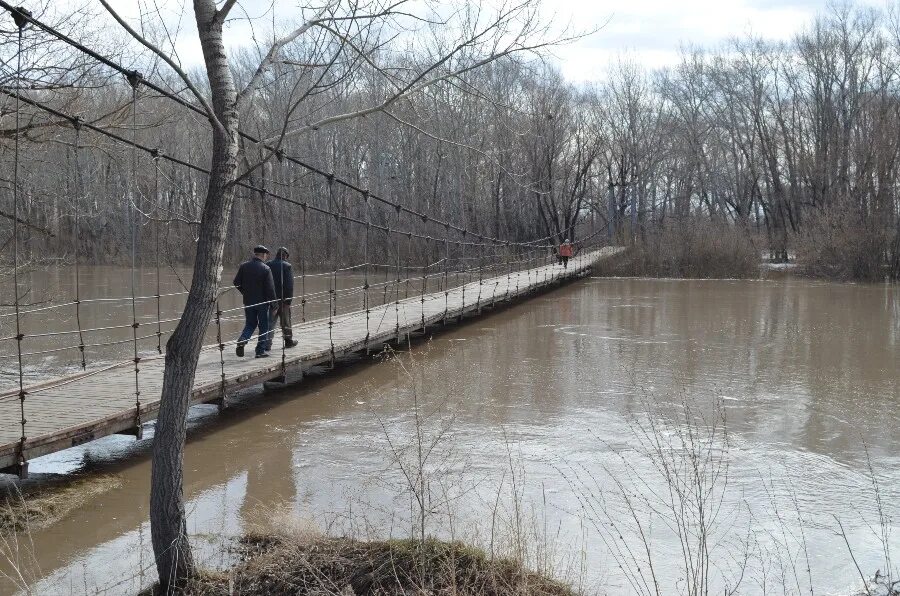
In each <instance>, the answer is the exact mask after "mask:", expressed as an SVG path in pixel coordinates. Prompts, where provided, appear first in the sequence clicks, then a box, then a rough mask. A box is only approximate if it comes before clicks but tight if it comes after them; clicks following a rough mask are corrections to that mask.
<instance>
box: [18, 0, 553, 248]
mask: <svg viewBox="0 0 900 596" xmlns="http://www.w3.org/2000/svg"><path fill="white" fill-rule="evenodd" d="M0 8H4V9H6V10H7V11H9V12H11V13H13V15H14V18H15V16H16V15H17V14H20V15H21V13H19V10H18V9H17V8H15V7H14V6H12V5H11V4H9V3H8V2H6V0H0ZM23 12H24V13H26V14H25V15H23V16H20V17H19V18H21V19H22V20H23V21H24V22H25V23H32V24H34V25H35V26H36V27H38V28H39V29H41V30H43V31H45V32H47V33H49V34H50V35H52V36H54V37H56V38H57V39H59V40H60V41H62V42H63V43H65V44H67V45H69V46H71V47H73V48H75V49H77V50H78V51H80V52H82V53H84V54H86V55H88V56H90V57H92V58H93V59H95V60H97V61H98V62H100V63H102V64H105V65H106V66H108V67H110V68H112V69H113V70H116V71H118V72H119V73H121V74H123V75H125V76H129V75H131V74H133V71H131V70H129V69H128V68H126V67H124V66H122V65H121V64H118V63H117V62H115V61H114V60H112V59H110V58H108V57H106V56H103V55H102V54H100V53H98V52H96V51H94V50H91V49H90V48H88V47H87V46H85V45H84V44H81V43H79V42H77V41H75V40H74V39H72V38H71V37H69V36H67V35H65V34H64V33H62V32H61V31H59V30H57V29H56V28H54V27H52V26H50V25H47V24H46V23H43V22H42V21H40V20H39V19H35V18H34V17H32V15H31V14H30V13H28V12H27V11H23ZM139 84H141V85H144V86H145V87H147V88H148V89H151V90H153V91H155V92H156V93H159V94H160V95H161V96H163V97H166V98H167V99H169V100H172V101H174V102H176V103H178V104H179V105H181V106H182V107H184V108H186V109H188V110H191V111H193V112H194V113H196V114H199V115H201V116H203V117H204V118H208V117H209V115H208V114H207V113H206V112H204V110H203V109H202V108H200V107H198V106H196V105H194V104H192V103H191V102H189V101H187V100H186V99H184V98H183V97H180V96H179V95H177V94H175V93H173V92H171V91H168V90H166V89H164V88H162V87H161V86H159V85H158V84H156V83H153V82H151V81H148V80H146V79H143V78H142V79H141V80H140V81H139ZM238 134H239V135H240V136H241V137H242V138H244V139H245V140H247V141H249V142H250V143H252V144H254V145H260V146H262V147H264V148H265V149H266V150H267V151H270V152H271V154H272V155H274V156H278V157H280V158H282V159H286V160H288V161H290V162H291V163H294V164H296V165H298V166H300V167H302V168H304V169H306V170H308V171H310V172H313V173H315V174H318V175H320V176H324V177H327V178H329V179H330V181H331V182H332V183H333V182H337V183H338V184H340V185H342V186H344V187H345V188H348V189H350V190H353V191H354V192H356V193H357V194H358V195H362V193H364V192H365V189H364V188H362V187H360V186H358V185H356V184H354V183H352V182H350V181H348V180H344V179H343V178H340V177H338V176H336V175H335V173H334V172H327V171H325V170H322V169H321V168H317V167H315V166H313V165H310V164H308V163H306V162H304V161H302V160H300V159H299V158H297V157H294V156H291V155H288V154H286V153H285V152H284V151H283V149H281V148H280V147H274V146H272V145H270V144H268V143H266V142H264V141H263V140H261V139H258V138H256V137H254V136H253V135H250V134H247V133H246V132H243V131H239V132H238ZM370 196H371V197H372V198H373V199H374V200H376V201H378V202H381V203H383V204H386V205H391V206H397V207H399V208H400V209H402V210H403V211H405V212H407V213H408V214H410V215H412V216H415V217H419V218H421V219H422V220H423V221H425V222H428V221H434V222H435V223H436V224H438V225H444V224H446V225H449V226H450V227H451V228H453V229H454V230H456V231H458V232H462V231H463V229H464V228H462V227H460V226H456V225H454V224H452V223H450V222H449V221H448V222H445V221H443V220H439V219H433V218H431V217H430V216H428V215H427V214H426V213H422V212H419V211H416V210H414V209H410V208H409V207H406V206H404V205H401V204H400V203H397V202H394V201H390V200H388V199H386V198H384V197H381V196H378V195H374V194H372V195H370ZM470 233H471V234H472V235H473V237H475V238H478V239H480V240H483V241H486V242H488V243H493V244H500V245H505V244H516V245H520V246H533V245H536V244H538V243H540V242H545V241H547V240H549V239H551V238H552V237H553V235H548V236H544V237H542V238H537V239H533V240H530V241H527V242H510V241H509V240H503V239H500V238H493V237H490V236H486V235H483V234H479V233H477V232H471V231H470Z"/></svg>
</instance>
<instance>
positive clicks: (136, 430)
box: [116, 424, 144, 441]
mask: <svg viewBox="0 0 900 596" xmlns="http://www.w3.org/2000/svg"><path fill="white" fill-rule="evenodd" d="M116 434H117V435H127V436H129V437H134V438H135V439H136V440H138V441H140V440H141V439H143V438H144V427H143V426H142V425H140V424H137V425H135V426H132V427H131V428H126V429H125V430H120V431H119V432H117V433H116Z"/></svg>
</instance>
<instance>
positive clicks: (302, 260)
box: [300, 203, 309, 323]
mask: <svg viewBox="0 0 900 596" xmlns="http://www.w3.org/2000/svg"><path fill="white" fill-rule="evenodd" d="M308 232H309V225H308V220H307V209H306V203H303V228H302V229H301V230H300V238H306V237H307V236H306V234H307V233H308ZM308 244H309V240H307V245H308ZM305 322H306V259H305V258H304V257H303V254H301V255H300V323H305Z"/></svg>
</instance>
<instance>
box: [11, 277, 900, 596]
mask: <svg viewBox="0 0 900 596" xmlns="http://www.w3.org/2000/svg"><path fill="white" fill-rule="evenodd" d="M98 316H102V313H101V314H100V315H98ZM412 357H413V359H412V360H409V359H404V358H401V359H400V360H399V361H394V362H384V363H378V362H373V363H369V362H362V361H361V362H358V363H355V364H352V365H350V366H348V367H347V368H345V369H344V370H342V371H340V373H341V374H339V375H329V376H321V377H317V376H313V377H310V378H309V379H307V380H306V381H305V382H304V383H303V384H301V385H298V386H296V387H290V388H286V389H281V390H278V391H270V392H264V391H263V390H262V389H259V390H255V391H249V392H246V393H245V394H243V395H241V396H240V399H239V400H237V402H236V404H235V406H234V407H233V408H232V409H230V410H228V411H226V412H224V413H222V414H218V413H217V411H216V409H215V408H214V407H209V408H205V407H204V408H197V409H196V410H195V412H194V414H193V417H192V431H191V433H190V444H189V446H188V449H187V453H186V460H185V470H186V475H185V482H186V485H185V493H186V494H185V496H186V499H187V502H188V505H187V507H188V511H189V531H190V532H191V533H192V534H193V536H194V543H195V544H196V545H197V547H198V554H199V558H200V560H201V561H202V562H203V563H204V564H205V565H207V566H210V567H223V566H226V565H227V564H229V562H230V555H229V550H228V539H229V538H230V537H235V536H239V535H241V534H243V533H244V532H246V531H248V529H250V528H252V527H254V525H255V524H258V523H259V522H260V520H261V518H262V519H265V518H271V517H273V515H275V514H276V513H277V514H278V515H281V514H283V513H284V511H285V510H288V511H289V512H290V513H291V514H292V515H293V516H295V517H296V516H300V517H302V518H304V519H307V520H311V521H312V522H314V523H315V524H316V525H318V526H319V527H321V528H322V529H323V530H329V529H330V530H332V531H336V532H340V533H352V534H354V535H360V536H373V537H377V536H381V537H383V536H385V535H388V534H390V535H394V536H402V537H407V536H409V534H410V533H411V529H412V528H414V527H415V526H416V524H417V523H419V522H420V518H421V511H418V510H417V509H418V508H417V506H416V498H415V497H416V495H415V494H414V491H412V490H411V489H410V487H409V483H408V482H407V481H406V479H405V476H404V474H403V471H402V466H412V468H420V469H422V470H423V475H424V476H425V477H426V478H427V483H426V484H427V493H428V495H429V499H430V500H429V503H430V506H429V510H428V512H427V515H425V524H426V529H427V530H428V531H429V532H434V533H443V534H446V533H447V532H448V531H449V530H448V528H452V529H453V531H454V532H456V533H459V534H460V535H466V536H472V537H473V538H474V539H478V540H481V541H482V542H490V540H491V539H494V541H496V542H503V543H504V544H502V545H501V546H503V547H504V548H508V547H513V548H515V547H516V545H515V544H514V542H515V541H516V540H518V539H522V540H526V539H527V541H528V543H527V544H523V545H521V548H524V549H531V550H534V549H535V548H536V546H535V545H537V544H540V543H541V542H543V543H544V545H545V547H546V548H545V549H544V555H545V558H547V559H553V560H554V561H555V562H556V563H557V564H558V566H559V568H560V569H561V570H562V571H564V572H565V574H567V575H569V576H570V577H573V578H575V579H576V580H577V581H578V582H580V583H581V584H582V585H583V586H584V587H585V588H586V589H587V590H588V591H591V590H594V589H597V590H598V591H601V592H602V591H603V589H605V590H606V591H607V592H609V593H623V592H624V593H628V592H633V591H636V589H635V588H636V586H635V585H634V581H635V579H634V577H631V576H629V575H628V573H627V572H624V571H623V570H622V565H621V564H622V563H623V561H622V558H623V557H627V556H628V552H629V550H630V551H631V552H634V553H636V554H635V561H634V565H635V566H642V567H643V568H644V569H646V565H642V560H641V557H642V556H643V555H642V554H641V552H640V551H641V548H642V544H641V541H640V539H639V538H636V537H635V536H636V535H637V534H635V532H636V531H639V530H640V529H641V528H639V527H637V526H635V524H631V523H629V522H627V521H626V520H627V518H628V516H629V513H630V512H631V511H632V510H631V509H629V505H628V504H627V501H625V500H623V498H622V497H623V495H625V496H629V495H630V496H632V497H634V496H636V495H641V496H642V497H643V498H645V499H646V500H645V501H642V502H635V501H632V503H634V505H633V507H634V510H636V511H638V512H639V513H642V514H644V517H641V518H640V519H646V520H650V519H652V517H653V514H652V510H653V509H657V510H658V505H659V503H657V502H655V501H651V500H650V499H651V497H652V498H660V497H663V501H664V500H665V495H667V494H668V493H669V492H670V491H669V488H670V487H671V485H670V484H668V483H667V482H666V481H665V479H664V478H663V477H661V475H660V474H659V469H658V464H659V462H660V461H669V462H681V461H684V460H682V459H679V458H680V456H681V454H680V453H676V452H677V451H678V449H676V447H677V446H678V445H682V444H680V443H677V442H676V441H677V440H678V437H682V436H684V434H683V432H684V430H685V429H691V428H701V426H702V425H701V424H698V420H700V419H702V421H703V422H704V423H713V422H715V421H717V420H719V416H720V415H721V417H722V418H723V424H724V425H725V427H726V428H727V435H726V436H724V437H722V436H721V435H707V436H704V437H702V438H701V439H698V441H697V444H698V445H700V446H701V448H700V449H699V450H698V452H699V453H707V454H712V455H710V456H709V459H708V460H706V461H707V463H708V464H709V465H708V466H707V467H706V468H705V469H706V470H707V471H709V470H713V469H718V470H722V474H721V475H719V476H718V477H717V480H716V483H715V484H712V485H709V486H708V487H709V488H710V492H709V494H711V495H713V497H714V498H715V499H716V500H715V502H711V503H710V504H711V505H712V506H713V507H711V510H713V511H715V513H716V516H715V517H714V518H712V517H711V518H709V522H710V524H709V525H707V526H706V527H707V528H708V529H709V530H710V542H709V547H710V548H709V550H710V552H711V553H712V555H711V556H714V557H715V560H716V567H715V569H713V570H712V572H711V575H712V576H714V577H713V580H711V581H713V582H716V581H720V580H719V579H716V577H715V576H720V578H721V581H720V583H719V584H714V585H717V586H718V585H725V584H727V583H728V581H729V578H731V577H734V575H733V574H732V571H731V570H730V569H729V566H734V565H736V563H735V561H739V560H740V556H739V555H741V554H746V555H747V561H748V563H747V566H748V569H750V567H751V565H752V567H753V569H752V570H749V571H748V573H747V574H746V575H745V579H744V580H743V581H744V582H745V583H743V584H742V585H741V590H740V592H741V593H750V594H753V593H761V592H763V591H765V590H764V588H765V589H768V590H769V591H772V590H773V589H775V586H787V587H788V588H789V589H788V590H775V592H776V593H781V591H791V590H792V591H795V592H796V591H798V590H797V588H796V587H794V585H795V584H797V585H802V586H805V585H806V584H807V583H808V579H805V578H807V577H811V578H812V583H813V584H814V585H815V588H816V593H826V594H827V593H834V594H838V593H847V592H848V591H849V589H850V588H851V587H852V586H854V585H856V584H858V574H857V572H856V569H855V565H854V563H853V559H852V557H850V556H849V553H848V547H847V543H849V544H850V546H851V548H852V549H853V556H854V557H855V558H856V560H857V561H858V562H859V563H860V567H861V568H862V569H863V570H864V571H866V572H867V573H869V574H874V573H875V571H876V570H877V569H882V570H883V569H884V568H885V564H884V545H883V544H881V543H880V541H879V540H878V532H873V529H878V528H880V527H881V526H880V524H881V522H880V520H881V519H884V520H886V529H887V530H888V531H889V530H891V529H895V528H894V522H893V521H892V520H893V519H896V515H895V514H896V513H897V511H896V509H897V505H896V503H898V502H900V499H898V496H900V494H898V493H900V488H898V487H900V483H898V480H900V472H897V470H898V466H897V465H896V463H897V453H898V449H897V448H898V445H897V441H898V439H897V438H896V436H897V434H896V431H895V429H896V428H897V424H898V422H900V407H898V405H897V404H898V401H897V400H898V397H900V395H898V393H900V388H898V373H897V363H898V362H900V358H898V357H900V292H898V291H897V289H895V288H891V287H889V286H863V285H839V284H828V283H818V282H810V281H802V280H790V279H787V280H779V281H679V280H639V279H587V280H584V281H583V282H579V283H576V284H574V285H572V286H569V287H567V288H563V289H561V290H557V291H554V292H552V293H549V294H546V295H543V296H540V297H537V298H535V299H532V300H529V301H527V302H523V303H521V304H519V305H517V306H515V307H512V308H510V309H506V310H503V311H500V312H497V313H495V314H493V315H491V316H489V317H486V318H483V319H478V320H472V321H470V322H469V323H467V324H465V325H463V326H461V327H458V328H453V329H448V330H447V332H446V333H442V334H439V335H436V336H435V337H434V339H433V340H432V341H431V342H428V343H427V344H422V345H420V346H418V347H416V348H414V350H413V351H412ZM361 360H363V359H361ZM687 406H689V408H690V409H689V411H690V413H691V416H693V418H691V417H690V416H686V415H685V411H686V409H685V408H686V407H687ZM416 408H418V410H417V409H416ZM416 412H418V415H416ZM648 428H649V429H656V430H655V431H653V432H657V433H658V436H660V437H664V440H663V441H662V443H661V444H663V445H665V446H666V448H665V449H662V450H660V453H661V454H662V455H661V457H663V458H664V459H662V460H660V459H658V458H657V459H654V458H653V457H652V455H653V454H652V453H650V454H649V455H648V453H647V451H648V449H647V448H648V446H649V447H651V449H650V451H652V445H648V444H647V443H646V442H645V439H646V437H650V436H655V435H654V434H653V432H651V433H649V434H646V430H647V429H648ZM420 437H421V438H423V440H424V441H425V442H427V443H428V444H429V445H434V450H433V455H432V457H430V458H429V459H428V461H425V462H421V461H420V460H418V459H417V457H416V451H417V450H416V449H415V447H416V445H417V442H418V441H419V440H420ZM682 446H683V445H682ZM704 446H709V447H710V448H709V449H703V447H704ZM712 447H714V448H715V449H712ZM726 448H727V451H726V450H725V449H726ZM148 450H149V439H145V440H143V441H140V442H135V441H134V439H133V438H126V437H111V438H108V439H104V440H102V441H98V442H97V443H96V444H92V445H89V446H86V447H83V448H78V449H72V450H69V451H66V452H62V453H60V454H57V455H54V456H52V457H47V458H42V459H38V460H35V461H34V462H32V467H31V472H32V474H33V475H34V476H35V477H36V478H35V480H34V481H33V482H40V477H41V475H42V474H44V475H50V474H74V473H76V472H78V473H82V474H84V473H89V474H90V473H96V474H103V475H105V476H106V475H114V476H115V477H116V478H117V482H118V484H117V485H116V486H115V487H113V488H111V489H110V490H108V491H105V492H103V493H102V494H98V495H96V496H94V497H93V498H92V499H91V501H90V502H89V503H86V504H85V505H83V506H80V507H78V508H76V509H74V510H73V511H71V512H69V513H68V514H67V515H65V516H63V517H62V518H61V519H59V520H58V521H56V522H54V523H52V524H50V525H48V526H47V527H39V528H33V529H31V530H30V531H27V532H21V533H20V534H19V535H18V537H17V540H16V541H15V542H14V544H15V552H14V553H13V554H12V556H10V559H12V560H13V561H14V562H15V565H12V564H11V563H10V562H9V561H3V560H2V559H0V572H2V573H4V574H7V575H10V576H13V577H14V578H17V579H16V580H15V581H12V580H6V581H5V582H4V583H0V592H3V593H5V592H7V591H13V590H14V589H15V586H16V584H17V583H28V584H31V585H32V586H33V589H34V591H35V592H36V593H70V592H71V593H94V592H95V591H97V590H105V593H123V594H133V593H135V592H136V591H137V589H139V588H140V587H141V586H146V585H147V584H148V583H149V582H150V581H152V579H153V578H154V570H153V568H152V555H151V551H150V540H149V536H150V534H149V526H148V523H147V506H148V501H149V487H148V483H149V462H148V453H149V451H148ZM673 453H674V455H672V454H673ZM719 453H724V454H725V455H724V456H723V457H719V455H718V454H719ZM665 458H669V459H665ZM723 461H724V462H726V463H727V467H722V462H723ZM709 462H712V463H709ZM869 464H871V469H872V470H874V472H875V474H876V478H877V480H878V487H879V493H880V498H881V504H882V510H881V514H882V515H879V507H878V501H877V499H876V498H875V496H874V490H873V483H872V478H871V476H870V473H869ZM716 466H719V467H718V468H717V467H716ZM408 469H411V468H408ZM688 492H689V491H688ZM644 508H646V510H644ZM836 520H839V521H840V526H838V525H837V524H836ZM670 521H671V520H670ZM610 523H614V524H618V525H617V526H616V528H617V529H618V530H622V531H628V532H630V533H631V535H626V536H625V537H624V538H623V540H622V541H621V542H617V540H616V538H615V536H613V535H612V534H611V533H610V532H609V528H610V527H611V526H610V525H609V524H610ZM838 527H842V528H843V530H844V536H842V535H840V534H839V533H837V532H836V529H837V528H838ZM642 529H644V530H645V531H646V532H647V533H648V535H649V536H650V538H649V540H648V542H649V544H650V551H651V553H652V562H653V566H654V573H655V574H656V576H657V578H658V581H659V582H660V583H661V585H662V586H664V588H663V590H662V592H663V593H669V592H670V591H671V590H668V589H665V586H671V585H675V584H677V583H678V582H679V581H681V582H683V581H684V575H685V572H684V565H683V564H682V559H683V557H682V555H681V547H680V546H679V545H680V542H679V540H678V538H677V532H673V531H672V528H671V527H667V526H666V524H665V520H657V522H656V523H654V524H649V525H648V526H646V527H643V528H642ZM879 531H880V530H879ZM845 537H846V541H845ZM10 544H11V541H10V540H9V539H6V544H5V546H4V549H5V550H6V551H7V552H10V548H11V547H10ZM888 546H889V547H890V546H892V547H894V549H895V550H896V547H898V546H900V544H897V542H896V539H895V538H893V536H888ZM625 547H628V548H625ZM898 552H900V551H898ZM623 553H625V554H624V555H623ZM625 562H626V563H627V561H625ZM807 566H808V567H809V569H810V571H809V572H808V573H807V571H806V568H807ZM13 567H15V568H16V569H17V571H13ZM637 587H638V588H639V587H640V586H637ZM601 588H603V589H601Z"/></svg>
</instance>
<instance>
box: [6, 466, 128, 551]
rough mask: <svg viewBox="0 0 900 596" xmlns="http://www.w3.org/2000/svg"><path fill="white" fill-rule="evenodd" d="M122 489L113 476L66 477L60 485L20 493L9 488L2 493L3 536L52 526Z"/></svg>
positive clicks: (15, 488)
mask: <svg viewBox="0 0 900 596" xmlns="http://www.w3.org/2000/svg"><path fill="white" fill-rule="evenodd" d="M120 485H121V479H120V478H119V477H118V476H115V475H112V474H100V475H90V476H80V477H76V478H75V479H71V478H69V477H63V479H61V480H59V481H57V482H50V483H49V485H48V483H47V482H46V481H42V482H41V483H40V484H37V483H36V484H34V485H33V486H34V488H28V486H27V485H26V487H25V488H22V489H19V488H18V486H17V485H10V486H9V487H8V488H7V489H6V491H5V492H4V493H0V536H2V535H6V534H9V533H11V532H22V531H25V530H34V529H37V528H41V527H44V526H49V525H51V524H53V523H54V522H56V521H58V520H59V519H61V518H63V517H64V516H65V515H66V514H67V513H69V512H70V511H73V510H75V509H78V508H79V507H81V506H83V505H84V504H85V503H87V502H88V501H90V500H91V499H93V498H94V497H96V496H97V495H100V494H103V493H105V492H107V491H109V490H112V489H114V488H117V487H118V486H120Z"/></svg>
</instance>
